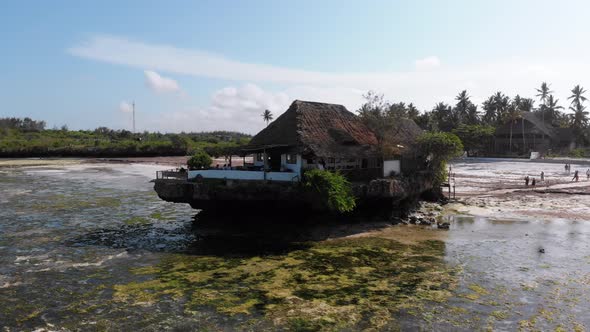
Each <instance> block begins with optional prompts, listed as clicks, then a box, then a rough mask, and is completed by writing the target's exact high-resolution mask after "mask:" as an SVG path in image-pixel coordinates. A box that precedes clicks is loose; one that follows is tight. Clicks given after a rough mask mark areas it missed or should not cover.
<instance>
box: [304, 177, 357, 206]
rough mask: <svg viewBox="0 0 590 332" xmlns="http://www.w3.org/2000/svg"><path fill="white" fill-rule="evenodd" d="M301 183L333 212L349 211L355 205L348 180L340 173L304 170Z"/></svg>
mask: <svg viewBox="0 0 590 332" xmlns="http://www.w3.org/2000/svg"><path fill="white" fill-rule="evenodd" d="M303 185H304V187H305V188H306V189H307V190H310V191H311V192H313V193H315V194H317V195H318V196H319V197H320V199H321V200H322V203H323V204H324V206H325V207H326V208H327V209H328V210H330V211H334V212H340V213H344V212H350V211H352V210H354V208H355V207H356V202H355V199H354V195H353V193H352V188H351V185H350V182H348V180H346V178H345V177H344V176H342V174H339V173H333V172H330V171H325V170H319V169H314V170H309V171H307V172H305V175H304V181H303Z"/></svg>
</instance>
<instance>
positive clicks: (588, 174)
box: [586, 168, 590, 180]
mask: <svg viewBox="0 0 590 332" xmlns="http://www.w3.org/2000/svg"><path fill="white" fill-rule="evenodd" d="M586 180H590V168H588V170H586Z"/></svg>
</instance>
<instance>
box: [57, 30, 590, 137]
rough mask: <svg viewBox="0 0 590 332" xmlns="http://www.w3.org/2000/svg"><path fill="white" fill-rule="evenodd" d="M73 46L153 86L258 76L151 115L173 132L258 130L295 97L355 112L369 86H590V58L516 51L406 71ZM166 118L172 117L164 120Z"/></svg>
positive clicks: (476, 91)
mask: <svg viewBox="0 0 590 332" xmlns="http://www.w3.org/2000/svg"><path fill="white" fill-rule="evenodd" d="M68 52H69V53H70V54H72V55H75V56H79V57H83V58H87V59H93V60H96V61H102V62H107V63H112V64H119V65H125V66H130V67H135V68H140V69H141V70H144V69H145V68H150V69H151V71H146V72H145V75H146V82H148V80H149V79H150V77H151V78H153V80H151V81H153V86H152V85H150V87H151V88H152V89H154V91H167V92H170V91H180V90H181V88H180V87H179V86H178V83H176V81H174V80H172V79H170V78H167V77H163V76H161V75H160V73H166V74H168V73H176V74H183V75H191V76H195V77H210V78H215V79H222V80H228V81H231V82H251V83H236V84H234V85H231V86H228V87H226V88H224V89H220V90H218V91H215V92H214V93H213V94H212V95H211V100H210V102H209V103H208V104H206V105H203V106H202V107H195V106H194V105H189V106H184V107H175V108H173V109H175V110H176V111H175V112H172V113H166V114H165V115H164V114H162V115H161V116H160V117H157V118H156V117H155V118H153V119H152V120H150V121H151V122H150V124H149V126H151V127H152V128H153V129H157V130H170V131H178V130H185V131H199V130H216V129H230V130H239V131H244V132H249V133H256V132H257V131H258V130H259V129H261V128H262V127H263V126H264V122H263V121H262V118H261V117H260V113H262V111H263V110H264V109H265V108H268V109H270V110H271V111H272V112H273V113H275V116H278V114H279V113H281V112H283V111H284V110H285V109H286V108H287V107H288V105H289V104H290V103H291V102H292V100H294V99H303V100H313V101H323V102H332V103H338V104H343V105H345V106H346V107H347V108H348V109H349V110H351V111H354V110H356V109H357V108H358V106H359V105H360V104H361V103H362V101H363V100H362V93H364V92H366V91H368V90H375V91H377V92H379V93H383V94H385V97H386V98H387V99H388V100H391V101H404V102H407V103H409V102H413V103H414V104H416V105H417V107H418V108H420V109H422V110H429V109H431V108H432V107H433V106H434V105H435V104H436V103H437V102H440V101H444V102H447V103H454V96H456V95H457V93H458V92H459V91H461V90H463V89H467V90H468V92H469V94H470V95H471V96H472V99H473V100H474V102H476V103H478V104H480V103H481V102H482V101H483V100H485V99H486V98H487V97H488V96H489V95H491V94H492V93H494V92H496V91H498V90H499V91H502V92H503V93H505V94H508V95H510V96H514V95H516V94H520V95H521V96H524V97H532V96H534V94H535V91H534V89H535V88H536V87H538V86H539V85H540V83H541V82H543V81H546V82H550V83H551V84H552V85H551V87H552V89H553V90H554V91H556V98H559V100H560V101H561V103H562V105H564V106H566V104H567V96H568V92H569V90H570V89H571V88H572V87H573V86H574V85H575V84H581V85H582V86H590V64H588V63H587V62H585V61H584V59H569V60H568V61H564V60H563V59H561V60H560V61H551V60H550V59H542V58H538V59H533V58H524V59H523V58H520V59H519V58H510V59H503V60H498V61H496V62H484V63H479V64H477V63H475V64H463V65H452V64H446V63H445V65H444V66H442V65H441V61H440V59H439V58H437V57H436V56H429V57H426V58H424V59H420V60H416V61H415V63H414V65H415V66H414V67H413V68H409V69H408V70H406V71H398V72H378V73H345V72H343V73H326V72H317V71H308V70H299V69H293V68H285V67H279V66H272V65H265V64H255V63H246V62H240V61H236V60H232V59H228V58H225V57H223V56H220V55H216V54H212V53H208V52H203V51H200V50H191V49H182V48H176V47H172V46H166V45H158V44H148V43H143V42H137V41H129V40H127V39H124V38H117V37H108V36H98V37H94V38H92V39H90V40H88V41H87V42H85V43H83V44H80V45H77V46H74V47H72V48H70V49H69V50H68ZM434 69H436V70H434ZM148 73H153V74H155V75H151V74H148ZM269 83H270V85H274V86H276V84H277V83H280V84H281V86H284V88H283V89H282V90H281V91H278V92H272V91H268V90H264V89H262V88H261V87H260V86H262V85H263V84H265V85H266V84H269ZM148 84H152V83H148ZM176 89H177V90H176ZM180 93H182V91H180ZM122 109H123V108H122ZM127 109H128V108H127ZM164 118H165V119H166V121H162V119H164ZM146 120H147V119H146Z"/></svg>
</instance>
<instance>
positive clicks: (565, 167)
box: [563, 164, 568, 173]
mask: <svg viewBox="0 0 590 332" xmlns="http://www.w3.org/2000/svg"><path fill="white" fill-rule="evenodd" d="M563 168H564V169H565V172H566V173H567V172H568V171H567V164H565V166H564V167H563Z"/></svg>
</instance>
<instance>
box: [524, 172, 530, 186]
mask: <svg viewBox="0 0 590 332" xmlns="http://www.w3.org/2000/svg"><path fill="white" fill-rule="evenodd" d="M524 185H525V186H527V187H528V186H529V176H528V175H527V176H525V177H524Z"/></svg>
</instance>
